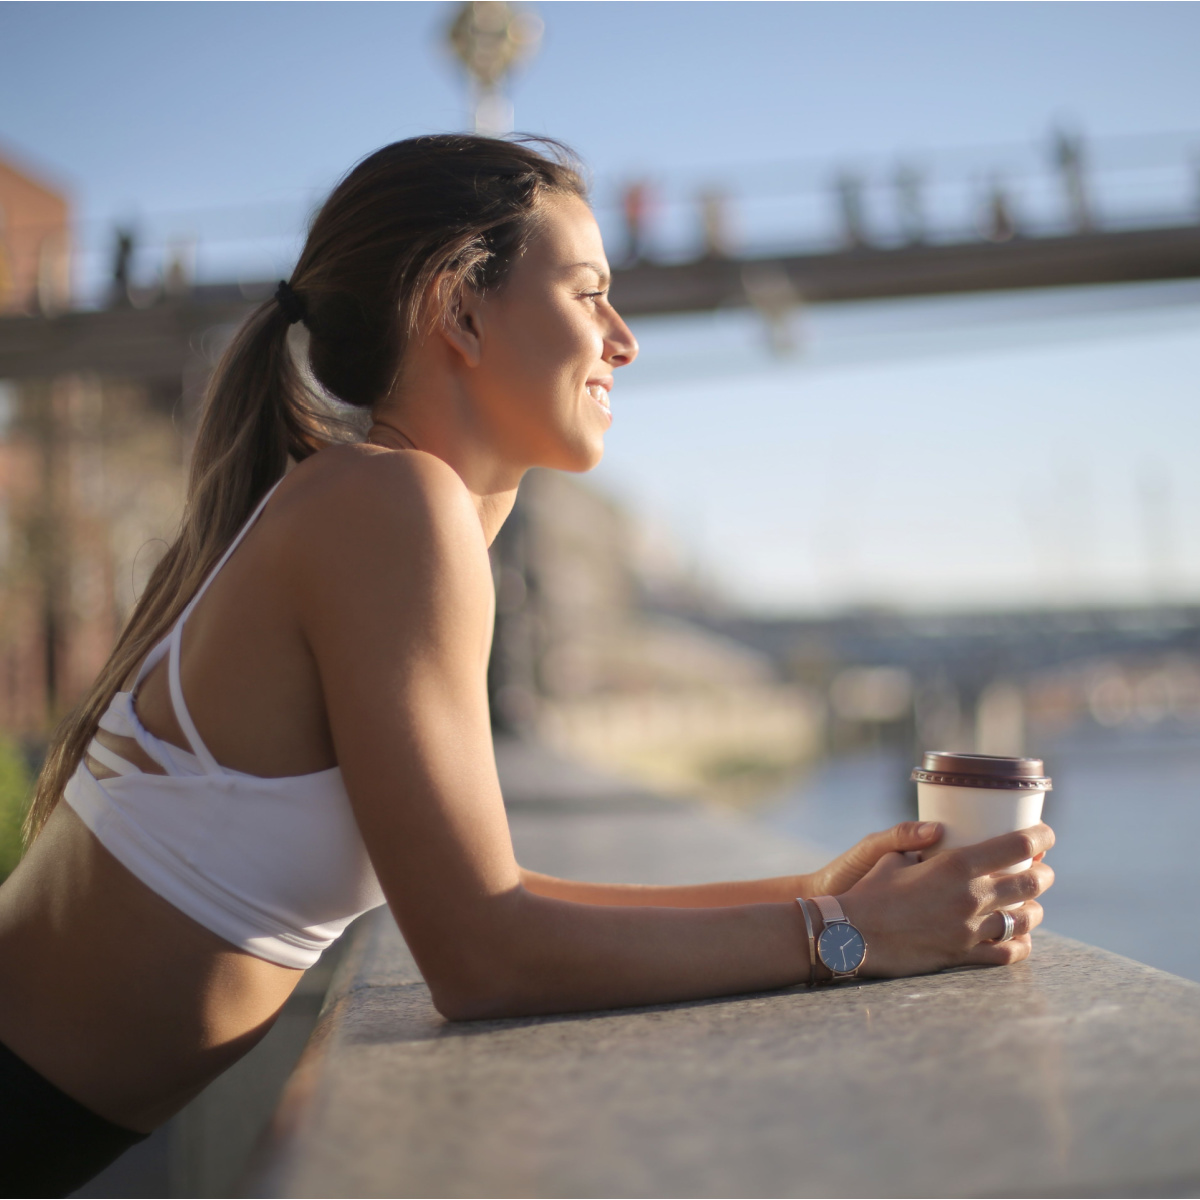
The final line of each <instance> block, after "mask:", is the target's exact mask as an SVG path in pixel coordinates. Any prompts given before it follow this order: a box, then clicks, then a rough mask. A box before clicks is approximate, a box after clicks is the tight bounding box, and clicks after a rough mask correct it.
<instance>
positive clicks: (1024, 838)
mask: <svg viewBox="0 0 1200 1200" xmlns="http://www.w3.org/2000/svg"><path fill="white" fill-rule="evenodd" d="M1015 837H1016V840H1017V845H1018V846H1019V847H1020V850H1021V858H1032V857H1033V856H1034V855H1035V854H1039V853H1041V847H1040V846H1039V845H1038V839H1037V838H1036V837H1035V836H1034V834H1033V831H1032V830H1029V829H1022V830H1021V831H1020V832H1019V833H1017V834H1016V835H1015Z"/></svg>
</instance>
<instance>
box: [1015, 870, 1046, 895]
mask: <svg viewBox="0 0 1200 1200" xmlns="http://www.w3.org/2000/svg"><path fill="white" fill-rule="evenodd" d="M1015 880H1016V884H1017V895H1019V896H1020V897H1021V899H1022V900H1032V899H1034V897H1035V896H1039V895H1041V891H1042V885H1041V882H1040V881H1039V879H1038V877H1037V875H1036V874H1035V873H1034V872H1033V871H1022V872H1021V874H1020V875H1017V876H1016V877H1015Z"/></svg>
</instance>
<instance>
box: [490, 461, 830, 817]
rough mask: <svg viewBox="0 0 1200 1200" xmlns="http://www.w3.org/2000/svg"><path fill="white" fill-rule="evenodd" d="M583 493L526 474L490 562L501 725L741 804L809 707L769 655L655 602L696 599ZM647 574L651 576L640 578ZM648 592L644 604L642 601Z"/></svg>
mask: <svg viewBox="0 0 1200 1200" xmlns="http://www.w3.org/2000/svg"><path fill="white" fill-rule="evenodd" d="M640 557H641V554H639V537H638V530H637V528H636V526H635V524H634V522H633V521H632V520H631V519H630V517H629V516H628V515H627V514H626V513H625V512H624V511H623V510H622V509H621V508H620V507H619V506H617V505H615V504H614V503H612V502H611V501H610V500H608V499H606V498H605V497H603V496H601V495H600V494H599V493H597V492H596V491H595V490H594V489H592V488H591V487H589V486H588V485H586V484H584V483H581V482H579V481H577V480H575V479H572V478H571V477H569V476H566V475H562V474H559V473H557V472H550V471H534V472H531V473H530V475H529V476H528V477H527V478H526V480H525V482H524V483H523V484H522V486H521V492H520V497H519V499H518V502H517V506H516V509H515V510H514V512H513V514H512V517H510V519H509V521H508V523H507V524H506V525H505V526H504V528H503V530H502V531H501V533H500V535H499V537H498V538H497V540H496V545H495V547H494V548H493V558H494V566H495V574H496V594H497V616H496V638H495V644H494V647H493V652H492V665H491V671H490V685H491V692H492V705H493V712H494V716H495V720H496V723H497V726H498V727H499V728H501V729H502V730H506V731H509V732H516V733H524V734H532V735H535V736H538V737H540V738H543V739H545V740H546V741H548V742H550V743H551V744H553V745H555V746H556V747H558V748H559V749H561V750H563V751H565V752H567V753H570V754H573V755H576V756H580V757H583V758H585V759H587V760H590V761H592V762H595V763H597V764H598V765H602V766H605V767H608V768H610V769H617V770H623V771H625V772H627V773H629V774H630V775H633V776H636V777H638V778H639V779H641V780H642V781H644V782H648V783H651V784H656V785H659V786H662V787H665V788H669V789H678V790H695V789H697V788H699V789H701V790H705V791H710V792H716V793H719V794H725V795H728V796H729V797H730V798H738V797H739V796H740V795H742V794H749V793H752V792H753V791H754V790H756V788H757V786H758V785H760V784H761V783H762V782H764V781H769V780H771V779H774V778H777V777H778V776H779V775H780V774H782V773H786V772H787V771H788V770H790V769H792V768H794V767H795V766H796V765H797V764H798V763H800V762H803V761H804V760H805V759H806V758H807V757H808V756H810V755H811V754H812V753H813V752H814V750H815V749H816V748H817V746H818V744H819V743H820V730H821V723H822V708H821V705H820V704H819V703H818V702H817V701H816V700H815V699H814V695H813V693H812V692H811V691H810V689H808V688H806V687H804V686H803V685H801V684H797V683H795V682H783V681H782V680H781V679H780V677H779V672H778V671H777V669H776V667H775V664H774V663H773V662H772V660H771V658H770V656H769V655H767V654H765V653H763V652H761V651H759V650H757V649H754V648H752V647H750V646H748V645H746V644H744V643H743V642H739V641H736V640H734V639H733V638H730V637H726V636H724V635H723V634H721V633H719V632H715V631H713V630H711V629H706V628H703V627H702V626H700V625H698V624H696V623H695V622H693V621H691V620H688V619H687V618H686V617H685V616H683V615H680V614H678V613H672V612H671V611H669V610H668V609H666V608H664V605H663V604H662V598H663V597H664V596H670V595H686V596H687V597H688V600H689V603H690V604H692V605H694V604H695V603H696V600H697V594H696V584H695V581H694V580H689V579H682V580H681V581H680V585H679V587H677V588H671V587H670V586H669V581H667V580H665V579H664V575H665V574H666V572H665V571H664V565H663V563H662V561H661V556H660V561H658V562H657V563H656V564H654V566H655V567H656V569H655V570H654V571H653V572H648V571H646V570H645V569H644V568H642V567H640V565H639V558H640ZM648 576H652V578H648ZM651 588H652V589H653V596H652V595H651V594H650V593H651Z"/></svg>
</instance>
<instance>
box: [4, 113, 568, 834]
mask: <svg viewBox="0 0 1200 1200" xmlns="http://www.w3.org/2000/svg"><path fill="white" fill-rule="evenodd" d="M541 144H542V145H544V146H546V147H548V148H549V150H550V152H551V154H552V155H553V157H547V156H546V155H544V154H541V153H538V152H537V151H536V150H534V149H532V148H531V147H530V146H528V145H524V144H522V143H520V142H518V141H502V140H498V139H493V138H484V137H473V136H468V135H457V134H445V135H439V136H431V137H420V138H410V139H408V140H407V141H404V142H396V143H393V144H392V145H390V146H385V147H384V148H383V149H382V150H379V151H377V152H376V153H374V154H372V155H370V156H369V157H368V158H366V159H365V160H363V162H361V163H360V164H359V165H358V166H357V167H355V168H354V170H353V171H351V172H350V174H349V175H347V176H346V178H345V179H343V180H342V182H341V183H340V184H339V185H338V186H337V188H336V189H335V190H334V192H333V194H332V195H331V196H330V197H329V199H328V201H327V202H326V203H325V205H324V207H323V208H322V209H321V211H320V212H319V213H318V214H317V217H316V219H315V220H314V222H313V226H312V229H311V230H310V232H309V236H308V240H307V242H306V244H305V247H304V251H303V252H302V254H301V256H300V261H299V262H298V263H297V265H296V270H295V272H294V273H293V275H292V282H291V283H290V284H281V285H280V288H279V291H278V292H277V293H276V295H275V296H274V297H273V298H272V299H270V300H268V301H267V302H266V303H264V304H262V305H260V306H259V307H258V308H257V309H255V310H254V312H253V313H251V314H250V316H249V317H248V318H247V319H246V321H245V323H244V324H243V325H242V326H241V328H240V329H239V330H238V332H237V334H236V335H235V336H234V339H233V341H232V342H231V343H230V345H229V347H228V349H227V350H226V351H225V353H224V355H223V356H222V358H221V361H220V363H219V364H218V366H217V370H216V372H215V373H214V375H213V378H212V381H211V383H210V386H209V389H208V393H207V397H206V401H205V406H204V415H203V417H202V419H201V422H200V428H199V430H198V431H197V435H196V442H195V445H194V447H193V450H192V461H191V466H190V469H189V474H188V488H187V499H186V503H185V505H184V512H183V518H182V521H181V523H180V528H179V533H178V535H177V536H176V538H175V540H174V542H173V543H172V544H171V546H170V548H169V549H168V550H167V552H166V553H165V554H164V555H163V557H162V559H161V560H160V562H159V563H158V565H157V566H156V567H155V568H154V571H153V572H152V573H151V576H150V579H149V582H148V583H147V584H146V589H145V591H144V592H143V594H142V596H141V598H140V599H139V600H138V602H137V604H136V605H135V607H134V610H133V613H132V614H131V616H130V618H129V621H128V623H127V624H126V626H125V628H124V630H123V631H122V632H121V635H120V637H119V638H118V639H117V644H116V646H115V647H114V649H113V652H112V654H111V655H110V656H109V659H108V662H107V663H105V665H104V668H103V670H101V672H100V674H99V676H98V677H97V679H96V681H95V682H94V683H93V684H92V686H91V688H90V690H89V691H88V692H87V694H86V695H85V696H84V697H83V699H82V700H81V701H80V702H79V704H78V705H76V707H75V708H74V709H73V710H72V711H71V712H70V713H69V714H68V715H67V716H66V717H65V718H64V719H63V721H62V723H61V724H60V725H59V727H58V729H57V730H56V731H55V733H54V736H53V738H52V739H51V742H50V746H49V749H48V751H47V754H46V761H45V764H44V765H43V767H42V771H41V774H40V775H39V776H38V781H37V786H36V788H35V790H34V796H33V803H32V805H31V807H30V810H29V813H28V816H27V817H26V820H25V842H26V845H28V844H29V843H30V842H31V841H32V840H33V839H34V838H35V837H36V836H37V835H38V833H39V832H40V831H41V829H42V827H43V826H44V825H45V823H46V819H47V818H48V817H49V815H50V813H51V812H52V811H53V809H54V807H55V805H56V804H57V803H58V801H59V799H60V798H61V796H62V793H63V789H64V788H65V787H66V785H67V782H68V780H69V779H70V777H71V775H72V774H73V773H74V771H75V769H76V768H77V767H78V765H79V763H80V761H81V760H82V758H83V756H84V754H85V753H86V750H87V746H88V743H89V742H90V741H91V740H92V738H93V737H94V736H95V733H96V729H97V728H98V726H99V722H100V718H101V716H102V715H103V714H104V711H105V710H106V709H107V707H108V705H109V704H110V703H111V701H112V698H113V696H114V695H115V694H116V693H117V692H118V691H119V690H120V689H121V688H122V687H123V686H124V685H125V683H126V681H127V680H128V679H129V677H130V676H131V675H132V674H133V672H134V670H135V669H136V668H137V666H138V665H139V664H140V663H141V662H142V660H143V659H144V658H145V656H146V655H147V654H148V653H149V652H150V650H151V649H152V648H153V647H154V645H155V644H156V643H157V642H158V641H160V640H161V639H162V638H163V637H164V636H165V634H166V632H167V630H168V629H169V628H170V627H171V625H172V624H173V622H174V621H175V620H176V619H177V618H178V616H179V614H180V613H181V612H182V611H183V609H184V607H185V606H186V605H187V603H188V601H189V600H190V599H191V597H192V596H193V595H194V594H195V593H196V591H197V589H198V588H199V587H200V585H201V583H202V582H203V581H204V579H205V577H206V576H207V574H208V573H209V572H210V571H211V570H212V567H213V565H214V564H215V563H216V561H217V559H218V558H220V556H221V554H222V553H224V551H225V550H226V548H227V547H228V546H229V545H230V543H231V542H232V541H233V539H234V537H236V536H237V533H238V531H239V530H240V529H241V527H242V525H244V524H245V522H246V521H247V519H248V518H249V516H250V513H251V512H252V511H253V509H254V506H255V505H256V504H257V503H258V501H259V500H260V499H261V498H262V497H263V496H264V495H265V494H266V492H267V490H268V489H269V488H270V487H271V485H272V484H274V483H275V482H276V481H277V480H278V479H280V478H281V477H282V476H283V474H284V472H285V470H286V469H287V464H288V460H289V459H292V460H294V461H296V462H299V461H300V460H302V459H305V458H308V457H309V456H310V455H311V454H314V453H316V452H317V451H318V450H320V449H322V448H323V447H324V446H327V445H329V444H331V443H335V442H345V441H349V440H353V439H354V438H355V437H356V430H357V426H358V423H357V422H355V421H354V420H353V419H352V418H351V416H348V415H347V412H348V411H351V412H352V410H354V409H360V410H370V408H371V407H372V406H373V405H374V404H376V403H377V402H378V401H380V400H382V399H384V398H385V397H386V396H388V395H389V394H390V393H391V391H392V389H393V388H394V387H395V384H396V380H397V377H398V375H399V371H400V365H401V362H402V359H403V354H404V348H405V346H406V344H407V343H408V341H409V340H410V339H411V338H412V337H413V336H416V335H417V334H418V333H419V332H420V330H421V328H422V327H423V326H425V325H427V323H428V322H429V321H431V320H435V319H437V318H438V317H439V316H440V315H441V314H442V312H444V310H445V306H446V305H447V304H448V303H449V302H450V300H451V298H452V296H453V294H454V293H455V291H456V290H457V289H458V288H460V287H461V286H463V285H471V286H474V287H477V288H487V287H493V286H496V285H498V284H499V283H501V282H502V280H503V277H504V273H505V271H506V270H507V267H508V264H509V263H510V262H511V261H512V258H513V257H514V256H515V255H516V254H517V253H519V251H520V248H521V247H522V245H523V244H524V241H525V239H526V237H527V236H528V233H529V231H530V230H531V229H532V227H533V222H534V218H535V208H536V204H537V201H538V198H539V197H540V196H541V195H543V194H544V193H547V192H559V193H569V194H572V195H576V196H579V197H581V198H586V189H585V186H584V184H583V181H582V178H581V175H580V173H579V171H578V169H577V167H576V166H575V165H574V162H573V160H571V158H570V155H569V152H567V151H566V150H565V149H564V148H563V147H561V146H559V145H558V144H557V143H554V142H549V141H545V140H543V142H542V143H541ZM435 283H436V285H437V286H433V285H434V284H435ZM295 321H303V322H304V324H305V325H306V326H307V327H308V332H309V347H308V363H307V365H308V367H309V368H310V370H311V375H310V374H309V373H308V372H303V371H301V369H300V368H299V367H298V366H297V364H296V361H295V359H294V357H293V354H292V350H291V347H290V346H289V338H288V331H289V328H290V327H291V325H292V324H293V323H294V322H295ZM338 402H340V404H339V403H338Z"/></svg>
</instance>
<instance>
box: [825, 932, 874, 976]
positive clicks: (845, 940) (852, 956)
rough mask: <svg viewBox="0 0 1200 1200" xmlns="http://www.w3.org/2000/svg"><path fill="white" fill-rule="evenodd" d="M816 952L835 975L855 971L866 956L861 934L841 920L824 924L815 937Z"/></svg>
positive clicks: (865, 945) (865, 944) (865, 946)
mask: <svg viewBox="0 0 1200 1200" xmlns="http://www.w3.org/2000/svg"><path fill="white" fill-rule="evenodd" d="M817 953H818V954H820V956H821V961H822V962H823V963H824V964H825V965H826V966H827V967H828V968H829V969H830V970H831V971H833V972H834V974H836V975H844V974H848V973H849V972H851V971H857V970H858V968H859V967H861V966H862V964H863V959H864V958H866V957H867V943H866V942H865V941H864V940H863V935H862V934H861V933H859V932H858V930H857V929H855V928H854V926H853V925H847V924H846V923H845V922H843V921H835V922H834V923H833V924H832V925H826V926H825V928H824V929H823V930H822V931H821V936H820V937H819V938H818V939H817Z"/></svg>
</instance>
